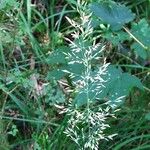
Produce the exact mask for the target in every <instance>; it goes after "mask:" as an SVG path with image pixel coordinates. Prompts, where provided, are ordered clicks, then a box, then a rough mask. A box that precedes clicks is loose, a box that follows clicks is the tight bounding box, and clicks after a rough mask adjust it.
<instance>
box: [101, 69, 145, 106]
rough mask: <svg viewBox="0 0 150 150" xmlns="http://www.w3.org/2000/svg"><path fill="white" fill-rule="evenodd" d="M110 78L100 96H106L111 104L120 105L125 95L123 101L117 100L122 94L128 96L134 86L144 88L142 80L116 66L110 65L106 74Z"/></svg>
mask: <svg viewBox="0 0 150 150" xmlns="http://www.w3.org/2000/svg"><path fill="white" fill-rule="evenodd" d="M105 78H108V79H109V80H108V82H106V83H104V86H105V89H104V90H103V91H105V92H102V93H101V94H100V95H99V96H100V97H101V98H102V97H104V96H106V98H107V99H108V100H110V101H111V104H117V105H120V104H121V103H123V101H124V100H125V97H124V98H122V101H120V102H119V103H116V100H117V99H118V98H119V97H122V96H128V94H129V92H130V91H131V89H132V88H133V87H137V88H139V89H143V85H142V83H141V82H140V80H139V79H138V78H137V77H135V76H132V75H130V74H128V73H122V71H121V70H119V69H117V68H115V67H114V66H109V67H108V74H107V75H106V76H105Z"/></svg>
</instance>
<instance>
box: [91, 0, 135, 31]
mask: <svg viewBox="0 0 150 150" xmlns="http://www.w3.org/2000/svg"><path fill="white" fill-rule="evenodd" d="M90 9H91V11H92V12H93V14H94V15H95V16H97V17H98V18H99V19H101V21H103V22H104V23H106V24H110V26H111V28H112V29H114V30H118V29H121V28H122V26H123V25H124V24H126V23H128V22H130V21H132V20H133V19H134V14H133V13H132V12H131V10H130V9H128V8H127V7H126V6H124V5H121V4H117V3H115V2H109V3H105V2H101V3H91V5H90Z"/></svg>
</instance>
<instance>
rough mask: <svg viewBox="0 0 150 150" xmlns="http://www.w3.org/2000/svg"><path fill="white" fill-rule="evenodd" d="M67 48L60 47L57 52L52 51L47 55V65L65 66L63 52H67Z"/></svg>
mask: <svg viewBox="0 0 150 150" xmlns="http://www.w3.org/2000/svg"><path fill="white" fill-rule="evenodd" d="M68 51H69V48H68V47H60V48H58V49H57V50H55V51H53V52H52V53H50V54H49V56H48V58H47V63H48V64H66V63H67V62H66V59H65V57H66V56H65V54H64V52H68Z"/></svg>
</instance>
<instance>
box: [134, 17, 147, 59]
mask: <svg viewBox="0 0 150 150" xmlns="http://www.w3.org/2000/svg"><path fill="white" fill-rule="evenodd" d="M131 32H132V34H133V35H134V36H135V37H136V38H137V39H138V40H139V41H140V42H141V43H142V44H144V46H145V47H147V48H150V38H149V35H150V26H149V24H148V23H147V21H146V20H145V19H141V20H140V21H139V22H138V23H133V24H132V29H131ZM131 48H132V49H134V50H135V53H136V54H137V55H138V56H140V57H141V58H143V59H146V58H148V57H149V55H150V49H144V48H143V47H142V46H141V45H140V44H139V43H137V42H134V43H133V44H132V46H131Z"/></svg>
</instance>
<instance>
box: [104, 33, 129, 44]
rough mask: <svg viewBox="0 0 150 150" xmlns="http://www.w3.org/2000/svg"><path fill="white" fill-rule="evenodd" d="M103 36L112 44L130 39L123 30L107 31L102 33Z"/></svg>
mask: <svg viewBox="0 0 150 150" xmlns="http://www.w3.org/2000/svg"><path fill="white" fill-rule="evenodd" d="M103 37H104V38H106V39H107V40H108V41H109V42H111V43H112V44H113V45H114V46H118V44H119V43H122V42H123V41H125V40H130V37H129V35H128V34H127V33H126V32H123V31H117V32H111V31H108V32H106V33H103Z"/></svg>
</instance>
